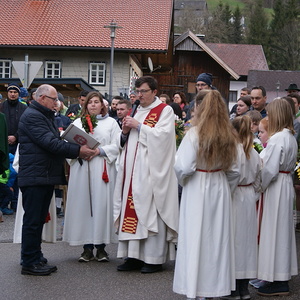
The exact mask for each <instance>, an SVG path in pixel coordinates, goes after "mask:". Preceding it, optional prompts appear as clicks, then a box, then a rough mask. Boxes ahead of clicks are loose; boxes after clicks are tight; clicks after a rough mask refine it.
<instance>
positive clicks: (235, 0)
mask: <svg viewBox="0 0 300 300" xmlns="http://www.w3.org/2000/svg"><path fill="white" fill-rule="evenodd" d="M221 1H222V3H223V4H224V5H226V4H228V5H229V7H230V9H231V10H232V11H234V10H235V8H236V7H237V6H239V8H240V10H241V11H243V9H244V7H245V1H243V0H221ZM269 2H272V1H269ZM206 3H207V6H208V9H209V10H214V9H215V8H216V7H217V6H218V4H219V3H220V0H206ZM265 11H266V13H267V16H268V17H269V20H270V19H271V16H272V12H273V9H271V8H265Z"/></svg>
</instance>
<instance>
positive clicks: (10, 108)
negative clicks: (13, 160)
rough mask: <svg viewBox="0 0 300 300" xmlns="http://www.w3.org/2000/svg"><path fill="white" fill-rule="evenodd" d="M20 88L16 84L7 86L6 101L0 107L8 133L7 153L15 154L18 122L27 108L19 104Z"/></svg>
mask: <svg viewBox="0 0 300 300" xmlns="http://www.w3.org/2000/svg"><path fill="white" fill-rule="evenodd" d="M19 96H20V87H19V86H18V85H17V84H13V83H11V84H9V85H8V87H7V100H6V101H4V102H3V103H2V105H1V107H0V111H1V112H3V113H4V114H5V117H6V122H7V131H8V145H9V152H10V153H12V154H15V152H16V149H17V145H18V125H19V120H20V118H21V116H22V114H23V113H24V111H25V109H26V108H27V105H26V104H23V103H21V102H19Z"/></svg>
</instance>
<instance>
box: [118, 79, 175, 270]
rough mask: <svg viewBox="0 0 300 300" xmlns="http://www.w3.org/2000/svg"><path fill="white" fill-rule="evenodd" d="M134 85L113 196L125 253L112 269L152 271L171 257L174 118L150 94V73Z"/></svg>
mask: <svg viewBox="0 0 300 300" xmlns="http://www.w3.org/2000/svg"><path fill="white" fill-rule="evenodd" d="M135 87H136V90H135V92H136V94H137V96H138V98H139V100H140V105H139V106H138V108H137V111H136V114H135V115H134V117H131V116H127V117H125V118H124V119H123V127H122V134H121V139H120V142H121V145H120V147H121V151H122V152H121V156H120V159H119V162H120V166H119V169H118V175H117V181H116V189H115V195H114V201H115V203H114V220H115V226H116V229H117V232H118V239H119V245H118V253H117V256H118V257H125V258H127V259H126V261H125V263H123V264H122V265H120V266H118V270H119V271H131V270H140V271H141V272H142V273H154V272H158V271H161V270H162V264H163V263H165V262H166V260H167V259H168V258H169V259H172V258H173V259H174V258H175V244H174V242H175V241H176V238H177V223H178V190H177V187H178V185H177V180H176V175H175V172H174V169H173V166H174V159H175V151H176V145H175V128H174V126H175V122H174V113H173V109H172V108H171V107H170V106H168V105H166V104H164V103H162V102H161V101H160V100H159V98H158V97H156V93H157V81H156V80H155V79H154V78H153V77H152V76H143V77H140V78H139V79H137V80H136V82H135ZM133 107H135V105H133ZM133 113H134V109H133V112H132V113H131V115H133Z"/></svg>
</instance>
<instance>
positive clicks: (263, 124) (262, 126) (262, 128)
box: [249, 117, 269, 289]
mask: <svg viewBox="0 0 300 300" xmlns="http://www.w3.org/2000/svg"><path fill="white" fill-rule="evenodd" d="M258 127H259V133H258V137H259V139H260V141H261V143H262V147H263V148H265V147H267V142H268V139H269V135H268V127H269V126H268V117H265V118H263V119H262V120H261V121H260V122H259V126H258ZM263 148H262V151H260V153H261V155H263V150H264V149H263ZM256 206H257V225H258V226H257V227H258V228H257V229H258V235H257V236H258V242H259V238H260V227H261V219H262V214H263V194H261V196H260V198H259V200H258V201H257V204H256ZM249 283H250V284H251V285H252V286H254V287H255V288H257V289H258V288H260V287H262V286H265V285H266V284H268V281H265V280H260V279H253V280H250V282H249Z"/></svg>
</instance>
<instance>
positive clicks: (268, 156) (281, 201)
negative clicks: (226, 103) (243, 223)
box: [258, 99, 298, 296]
mask: <svg viewBox="0 0 300 300" xmlns="http://www.w3.org/2000/svg"><path fill="white" fill-rule="evenodd" d="M267 112H268V120H269V128H268V134H269V137H270V138H269V141H268V145H267V147H266V148H265V150H264V151H263V152H262V159H263V168H262V174H261V175H262V190H263V192H264V207H263V216H262V223H261V232H260V243H259V253H258V278H259V279H261V280H266V281H270V284H268V285H266V286H263V287H260V288H259V289H258V294H260V295H264V296H276V295H288V294H289V285H288V280H290V279H291V276H293V275H297V274H298V266H297V253H296V243H295V230H294V223H293V203H294V197H295V192H294V188H293V179H292V173H293V170H294V168H295V163H296V157H297V150H298V147H297V142H296V139H295V137H294V136H293V134H294V129H293V114H292V110H291V107H290V104H289V103H288V102H287V101H286V100H284V99H275V100H273V101H272V102H271V103H269V104H268V106H267Z"/></svg>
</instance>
